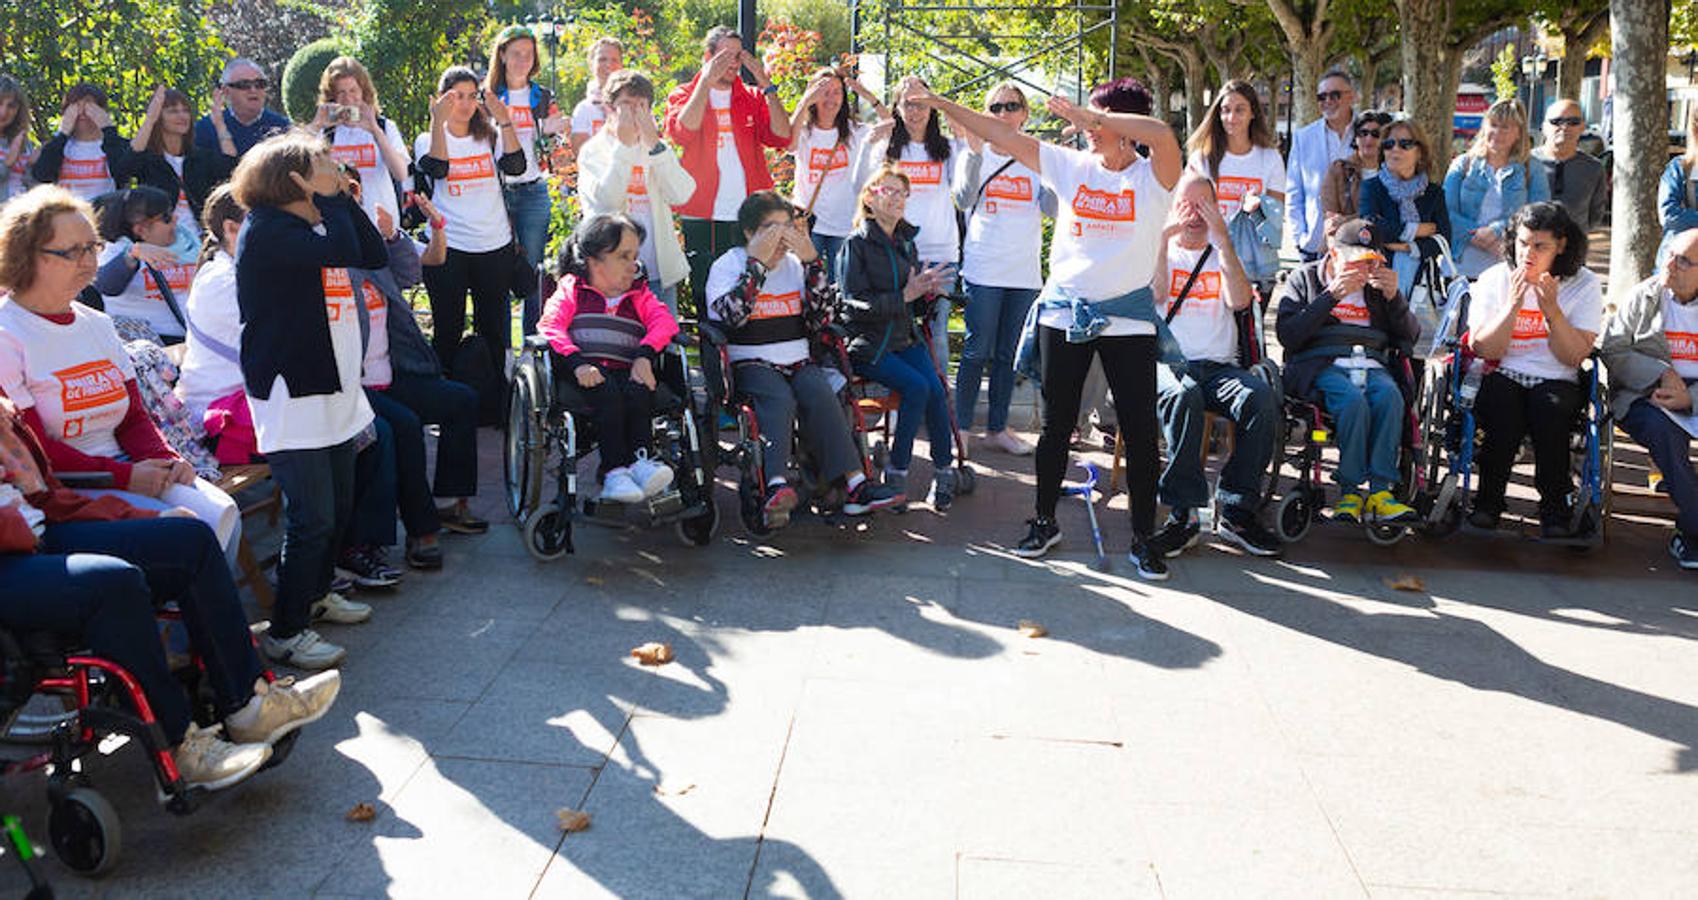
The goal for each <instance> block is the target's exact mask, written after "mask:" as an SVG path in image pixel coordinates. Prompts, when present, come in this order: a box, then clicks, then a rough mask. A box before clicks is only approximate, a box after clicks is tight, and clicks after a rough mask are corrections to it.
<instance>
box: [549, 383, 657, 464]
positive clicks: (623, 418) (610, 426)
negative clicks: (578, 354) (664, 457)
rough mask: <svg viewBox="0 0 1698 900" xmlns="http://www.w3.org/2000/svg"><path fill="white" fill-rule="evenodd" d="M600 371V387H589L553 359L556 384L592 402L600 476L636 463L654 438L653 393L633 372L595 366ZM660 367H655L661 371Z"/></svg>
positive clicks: (590, 403)
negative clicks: (599, 455)
mask: <svg viewBox="0 0 1698 900" xmlns="http://www.w3.org/2000/svg"><path fill="white" fill-rule="evenodd" d="M592 365H595V367H596V368H597V369H600V370H601V378H602V381H601V384H598V385H596V386H595V387H593V388H586V387H584V386H583V385H581V384H579V383H578V376H577V375H574V374H573V373H572V372H570V371H568V370H567V368H566V364H565V361H564V360H562V359H561V358H560V357H559V356H558V355H556V356H555V357H554V383H555V384H556V385H570V386H571V389H572V390H575V391H577V392H578V395H579V396H581V397H583V398H584V399H585V400H587V401H589V405H590V408H591V410H592V413H591V418H593V419H594V420H595V430H596V442H597V445H598V446H600V447H601V467H600V468H599V469H597V470H596V474H597V475H606V474H607V473H608V472H610V471H612V470H614V469H617V468H620V467H622V466H628V465H630V464H631V463H633V462H636V460H637V451H638V450H647V449H648V448H649V440H650V439H651V438H652V437H653V436H654V391H651V390H649V389H648V388H646V387H643V386H642V384H641V383H639V382H638V381H637V380H636V379H635V378H632V377H631V370H629V369H620V368H611V367H608V366H603V365H599V364H593V363H592ZM659 368H660V367H659V366H658V365H657V366H656V367H655V369H656V371H657V372H658V370H659Z"/></svg>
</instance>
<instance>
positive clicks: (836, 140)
mask: <svg viewBox="0 0 1698 900" xmlns="http://www.w3.org/2000/svg"><path fill="white" fill-rule="evenodd" d="M866 138H867V130H866V129H865V128H862V127H860V126H851V127H850V130H849V140H847V141H841V142H840V136H839V135H838V133H837V129H835V128H814V127H811V126H809V127H808V128H807V130H806V131H805V132H804V133H803V134H802V139H801V141H800V142H799V143H798V144H797V145H796V184H795V187H794V188H793V189H792V191H791V194H790V202H791V203H794V204H795V205H796V208H797V209H806V208H807V206H808V201H810V200H812V201H813V204H814V233H815V234H819V235H825V236H826V237H848V236H849V232H851V231H853V230H854V228H855V204H856V203H857V202H858V201H857V198H856V194H857V193H858V187H859V185H856V184H855V181H854V172H853V169H852V168H851V166H852V165H853V163H854V161H855V156H856V155H857V154H858V153H859V152H860V150H861V143H862V142H863V141H865V140H866ZM816 189H817V190H818V191H819V196H818V197H817V198H816V197H815V196H814V191H815V190H816Z"/></svg>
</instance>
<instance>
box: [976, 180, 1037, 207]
mask: <svg viewBox="0 0 1698 900" xmlns="http://www.w3.org/2000/svg"><path fill="white" fill-rule="evenodd" d="M985 197H986V198H989V199H994V200H1013V201H1015V202H1017V203H1030V202H1031V201H1032V179H1031V178H1030V177H1028V176H1025V175H998V176H996V177H995V178H992V179H991V180H990V184H987V185H985Z"/></svg>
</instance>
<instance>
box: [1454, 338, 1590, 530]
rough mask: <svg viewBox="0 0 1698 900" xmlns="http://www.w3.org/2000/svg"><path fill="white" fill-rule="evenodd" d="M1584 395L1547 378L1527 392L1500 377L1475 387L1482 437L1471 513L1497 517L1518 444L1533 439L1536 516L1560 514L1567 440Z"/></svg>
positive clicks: (1566, 481) (1569, 486)
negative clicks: (1487, 513)
mask: <svg viewBox="0 0 1698 900" xmlns="http://www.w3.org/2000/svg"><path fill="white" fill-rule="evenodd" d="M1585 402H1586V395H1585V393H1584V392H1583V391H1581V389H1580V385H1578V384H1576V383H1574V382H1572V381H1558V380H1556V379H1554V378H1553V379H1547V380H1545V381H1541V382H1539V383H1538V384H1535V385H1533V386H1532V387H1522V386H1521V385H1520V384H1519V383H1517V382H1515V381H1514V380H1512V379H1510V378H1508V377H1506V376H1504V375H1503V374H1502V373H1500V372H1493V373H1492V374H1490V375H1487V376H1486V377H1485V378H1484V379H1483V380H1482V381H1481V382H1480V395H1479V397H1478V398H1477V399H1476V400H1475V401H1474V420H1475V421H1476V422H1478V423H1479V426H1480V429H1481V430H1482V431H1484V432H1485V440H1484V442H1483V443H1482V444H1481V446H1480V456H1479V460H1480V493H1479V495H1478V496H1477V497H1476V498H1475V501H1474V508H1475V509H1480V510H1484V511H1486V512H1491V513H1501V512H1503V507H1504V492H1505V491H1506V490H1507V489H1508V487H1509V470H1510V469H1511V468H1512V467H1513V466H1514V465H1515V454H1516V453H1517V452H1518V451H1519V450H1520V449H1521V441H1522V439H1523V438H1525V437H1527V436H1528V435H1529V434H1531V435H1532V436H1533V483H1534V484H1536V485H1537V486H1538V488H1539V515H1540V516H1541V517H1542V518H1543V517H1547V516H1553V515H1560V514H1561V513H1562V512H1563V510H1565V509H1566V508H1567V503H1568V495H1569V493H1570V492H1571V491H1573V490H1574V479H1573V478H1572V477H1571V475H1570V472H1569V458H1568V436H1569V435H1570V434H1571V433H1572V432H1573V430H1574V422H1575V419H1576V417H1578V416H1579V414H1580V407H1581V404H1583V403H1585Z"/></svg>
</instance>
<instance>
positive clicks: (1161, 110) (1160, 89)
mask: <svg viewBox="0 0 1698 900" xmlns="http://www.w3.org/2000/svg"><path fill="white" fill-rule="evenodd" d="M1133 47H1134V49H1135V50H1136V51H1137V53H1138V61H1139V62H1140V63H1142V64H1143V71H1142V72H1141V74H1140V77H1141V78H1142V79H1143V81H1144V86H1145V87H1147V88H1149V89H1150V102H1151V103H1152V104H1153V105H1154V107H1155V109H1154V110H1153V112H1154V114H1155V117H1156V118H1158V119H1160V120H1162V121H1163V122H1167V123H1169V124H1172V119H1171V115H1172V112H1173V81H1172V79H1170V78H1169V77H1168V72H1169V70H1168V65H1167V61H1166V60H1165V59H1163V58H1162V56H1161V54H1159V53H1154V54H1152V53H1151V52H1150V51H1149V50H1146V49H1145V48H1144V46H1143V45H1142V44H1134V45H1133Z"/></svg>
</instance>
